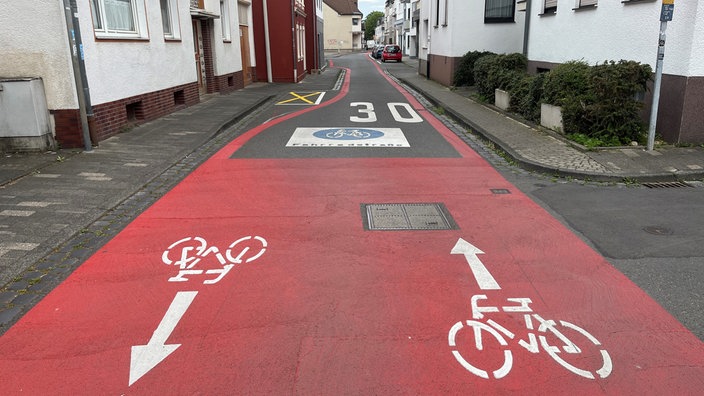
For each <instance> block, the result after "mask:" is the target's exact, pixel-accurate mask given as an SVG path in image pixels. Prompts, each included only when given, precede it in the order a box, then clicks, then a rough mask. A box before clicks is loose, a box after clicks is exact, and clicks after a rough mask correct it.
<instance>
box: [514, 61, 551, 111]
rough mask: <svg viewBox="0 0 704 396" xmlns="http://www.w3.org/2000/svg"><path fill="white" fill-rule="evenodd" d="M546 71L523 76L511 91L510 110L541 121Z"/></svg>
mask: <svg viewBox="0 0 704 396" xmlns="http://www.w3.org/2000/svg"><path fill="white" fill-rule="evenodd" d="M546 75H547V74H546V73H540V74H538V75H535V76H530V75H523V77H522V78H521V79H520V80H519V81H518V82H517V84H515V85H514V86H513V87H512V89H511V90H510V91H509V92H510V94H511V108H510V109H509V110H510V111H513V112H515V113H518V114H520V115H522V116H523V117H525V118H526V119H527V120H530V121H535V122H539V121H540V98H541V97H542V94H543V84H544V82H545V76H546Z"/></svg>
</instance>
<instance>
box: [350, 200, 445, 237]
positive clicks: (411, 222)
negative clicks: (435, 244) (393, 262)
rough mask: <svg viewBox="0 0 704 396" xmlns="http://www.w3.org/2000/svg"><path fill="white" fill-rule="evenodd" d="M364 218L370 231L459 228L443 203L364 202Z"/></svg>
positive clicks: (365, 227) (365, 225) (365, 224)
mask: <svg viewBox="0 0 704 396" xmlns="http://www.w3.org/2000/svg"><path fill="white" fill-rule="evenodd" d="M362 219H363V221H364V229H365V230H368V231H398V230H456V229H459V227H457V224H456V223H455V221H454V220H453V219H452V216H450V213H449V212H448V211H447V208H446V207H445V205H443V204H442V203H405V204H402V203H386V204H362Z"/></svg>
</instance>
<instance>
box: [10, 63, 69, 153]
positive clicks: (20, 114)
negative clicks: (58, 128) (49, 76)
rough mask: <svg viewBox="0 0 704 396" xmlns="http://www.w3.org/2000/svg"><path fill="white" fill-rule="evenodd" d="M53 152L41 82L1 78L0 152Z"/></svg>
mask: <svg viewBox="0 0 704 396" xmlns="http://www.w3.org/2000/svg"><path fill="white" fill-rule="evenodd" d="M55 148H56V141H55V140H54V135H53V128H52V126H51V116H50V115H49V109H48V107H47V104H46V95H45V94H44V83H43V82H42V79H41V78H36V77H26V78H0V151H6V152H7V151H43V150H51V149H55Z"/></svg>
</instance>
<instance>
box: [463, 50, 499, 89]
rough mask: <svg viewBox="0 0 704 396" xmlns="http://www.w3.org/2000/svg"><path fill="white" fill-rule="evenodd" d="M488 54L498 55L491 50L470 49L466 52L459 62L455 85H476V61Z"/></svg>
mask: <svg viewBox="0 0 704 396" xmlns="http://www.w3.org/2000/svg"><path fill="white" fill-rule="evenodd" d="M487 55H496V54H494V53H493V52H489V51H470V52H467V53H466V54H464V56H462V58H461V59H460V61H459V63H458V64H457V69H455V75H454V78H453V81H454V85H455V86H457V87H460V86H464V85H474V81H475V80H474V63H475V62H476V61H477V60H478V59H479V58H482V57H484V56H487Z"/></svg>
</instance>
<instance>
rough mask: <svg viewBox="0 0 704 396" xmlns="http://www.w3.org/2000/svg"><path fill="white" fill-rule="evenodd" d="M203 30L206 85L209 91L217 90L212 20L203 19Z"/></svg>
mask: <svg viewBox="0 0 704 396" xmlns="http://www.w3.org/2000/svg"><path fill="white" fill-rule="evenodd" d="M201 32H202V34H203V58H204V59H205V86H206V92H207V93H215V92H217V89H218V85H217V82H216V80H217V78H216V76H215V67H214V63H213V22H211V21H210V20H207V19H206V20H202V21H201Z"/></svg>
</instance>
